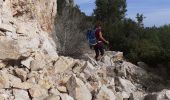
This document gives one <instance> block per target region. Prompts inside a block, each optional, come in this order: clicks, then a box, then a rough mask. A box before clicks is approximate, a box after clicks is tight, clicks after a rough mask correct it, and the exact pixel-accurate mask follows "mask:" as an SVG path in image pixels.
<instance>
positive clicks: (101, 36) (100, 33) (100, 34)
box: [99, 32, 109, 44]
mask: <svg viewBox="0 0 170 100" xmlns="http://www.w3.org/2000/svg"><path fill="white" fill-rule="evenodd" d="M99 36H100V38H101V39H102V40H103V41H104V42H105V43H107V44H109V41H106V39H105V38H104V37H103V35H102V32H99Z"/></svg>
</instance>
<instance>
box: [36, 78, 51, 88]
mask: <svg viewBox="0 0 170 100" xmlns="http://www.w3.org/2000/svg"><path fill="white" fill-rule="evenodd" d="M38 84H39V85H40V86H41V87H43V88H45V89H50V88H51V87H52V86H53V83H52V82H51V81H50V80H49V79H40V80H39V81H38Z"/></svg>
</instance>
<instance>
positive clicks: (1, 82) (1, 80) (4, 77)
mask: <svg viewBox="0 0 170 100" xmlns="http://www.w3.org/2000/svg"><path fill="white" fill-rule="evenodd" d="M9 86H10V83H9V77H8V74H6V73H5V72H0V89H3V88H9Z"/></svg>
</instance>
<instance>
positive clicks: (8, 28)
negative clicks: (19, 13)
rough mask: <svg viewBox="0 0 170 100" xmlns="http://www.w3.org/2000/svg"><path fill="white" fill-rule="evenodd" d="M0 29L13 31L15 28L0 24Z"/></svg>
mask: <svg viewBox="0 0 170 100" xmlns="http://www.w3.org/2000/svg"><path fill="white" fill-rule="evenodd" d="M0 31H10V32H13V31H15V28H14V27H12V25H8V24H0Z"/></svg>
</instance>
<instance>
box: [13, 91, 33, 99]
mask: <svg viewBox="0 0 170 100" xmlns="http://www.w3.org/2000/svg"><path fill="white" fill-rule="evenodd" d="M13 94H14V96H15V99H14V100H31V99H30V98H29V95H28V92H27V91H25V90H19V89H13Z"/></svg>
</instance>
